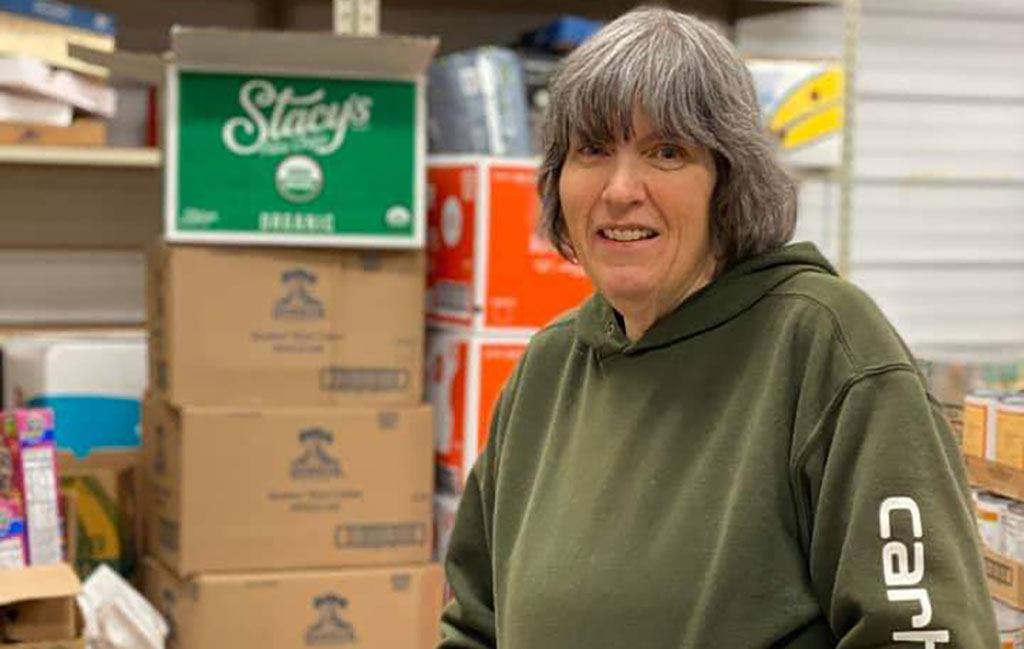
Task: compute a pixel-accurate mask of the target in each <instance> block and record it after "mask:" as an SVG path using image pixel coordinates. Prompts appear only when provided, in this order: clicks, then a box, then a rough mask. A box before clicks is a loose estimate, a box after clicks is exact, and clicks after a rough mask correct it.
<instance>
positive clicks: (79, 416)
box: [3, 331, 147, 458]
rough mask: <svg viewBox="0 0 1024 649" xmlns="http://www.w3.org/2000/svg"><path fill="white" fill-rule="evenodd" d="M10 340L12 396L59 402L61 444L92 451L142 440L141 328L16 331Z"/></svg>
mask: <svg viewBox="0 0 1024 649" xmlns="http://www.w3.org/2000/svg"><path fill="white" fill-rule="evenodd" d="M3 347H4V382H3V383H4V403H6V404H10V405H11V406H17V407H29V408H52V409H53V412H54V418H55V433H56V439H57V446H58V448H60V449H61V450H65V451H70V452H72V453H74V454H75V455H76V456H78V457H80V458H84V457H86V456H88V455H89V454H90V453H92V452H93V451H110V450H118V451H123V450H125V449H133V448H137V447H138V446H139V402H140V400H141V398H142V394H143V393H144V392H145V391H146V381H147V364H146V338H145V335H144V334H143V333H142V332H141V331H139V332H136V333H128V332H125V333H109V334H103V333H94V334H84V333H78V334H56V333H54V334H45V335H30V336H15V337H12V338H10V339H8V340H5V341H4V343H3Z"/></svg>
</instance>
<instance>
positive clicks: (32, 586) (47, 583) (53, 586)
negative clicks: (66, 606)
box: [0, 563, 82, 605]
mask: <svg viewBox="0 0 1024 649" xmlns="http://www.w3.org/2000/svg"><path fill="white" fill-rule="evenodd" d="M81 590H82V584H81V582H79V581H78V577H76V576H75V572H74V571H73V570H72V569H71V566H69V565H67V564H64V563H58V564H54V565H52V566H31V567H28V568H20V569H10V570H3V571H0V605H7V604H13V603H14V602H25V601H28V600H33V599H47V598H50V597H72V596H75V595H77V594H78V593H79V592H80V591H81Z"/></svg>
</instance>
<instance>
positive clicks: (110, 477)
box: [57, 450, 142, 579]
mask: <svg viewBox="0 0 1024 649" xmlns="http://www.w3.org/2000/svg"><path fill="white" fill-rule="evenodd" d="M140 461H141V450H137V451H122V452H101V451H97V452H95V453H92V454H91V455H89V456H88V457H86V458H76V457H74V456H72V455H70V454H67V453H61V454H59V455H58V457H57V465H58V467H59V473H60V485H61V490H62V491H63V492H64V493H67V494H71V495H72V496H73V497H74V502H75V512H74V519H73V520H72V521H70V525H71V527H72V528H73V530H74V534H73V539H72V540H73V542H74V543H75V545H74V547H73V548H69V562H70V563H71V564H72V565H73V566H74V568H75V570H76V571H77V572H78V575H79V576H80V577H82V578H83V579H85V578H86V577H88V576H89V575H90V574H91V573H92V571H93V570H94V569H96V567H97V566H99V565H100V564H106V565H108V566H110V567H111V568H113V569H114V570H116V571H117V572H118V573H120V574H121V575H122V576H125V577H127V578H131V577H132V576H133V575H134V571H135V567H136V565H137V564H138V562H139V560H140V559H141V555H142V548H141V541H142V519H141V516H140V515H139V514H138V503H139V502H140V499H139V493H138V492H139V485H140V484H141V476H140V475H139V472H138V470H137V469H138V466H139V464H140ZM71 556H74V560H73V561H72V560H71V559H70V557H71Z"/></svg>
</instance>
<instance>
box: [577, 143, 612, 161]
mask: <svg viewBox="0 0 1024 649" xmlns="http://www.w3.org/2000/svg"><path fill="white" fill-rule="evenodd" d="M607 151H608V148H607V147H606V146H604V145H603V144H598V143H596V142H588V143H586V144H581V145H579V146H578V147H576V153H578V154H579V155H580V156H581V157H584V158H596V157H600V156H603V155H604V154H605V153H607Z"/></svg>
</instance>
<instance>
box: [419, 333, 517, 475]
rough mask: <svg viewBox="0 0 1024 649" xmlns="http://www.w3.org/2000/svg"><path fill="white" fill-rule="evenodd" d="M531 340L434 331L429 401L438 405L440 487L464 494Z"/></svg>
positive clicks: (430, 344)
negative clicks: (503, 391) (493, 417)
mask: <svg viewBox="0 0 1024 649" xmlns="http://www.w3.org/2000/svg"><path fill="white" fill-rule="evenodd" d="M528 342H529V338H526V337H519V338H494V337H486V336H479V335H473V334H469V333H467V332H463V331H457V330H431V331H430V337H429V342H428V350H427V373H428V377H427V381H428V382H427V399H428V400H429V401H430V403H431V404H432V405H433V406H434V436H435V447H436V450H437V471H438V473H437V488H438V489H439V490H440V491H448V492H457V491H461V490H462V485H463V484H464V483H465V480H466V476H467V475H468V474H469V471H470V469H472V468H473V463H474V462H475V461H476V458H477V455H479V453H480V451H481V450H482V449H483V448H484V446H485V445H486V444H487V438H488V435H489V433H490V421H491V414H492V411H493V410H494V407H495V406H496V405H497V402H498V397H499V396H500V394H501V389H502V387H503V386H504V385H505V381H506V380H507V379H508V377H509V376H510V375H511V374H512V371H513V370H514V369H515V367H516V364H517V363H518V362H519V359H520V357H522V355H523V352H525V351H526V345H527V343H528Z"/></svg>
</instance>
